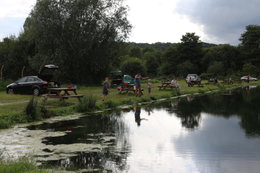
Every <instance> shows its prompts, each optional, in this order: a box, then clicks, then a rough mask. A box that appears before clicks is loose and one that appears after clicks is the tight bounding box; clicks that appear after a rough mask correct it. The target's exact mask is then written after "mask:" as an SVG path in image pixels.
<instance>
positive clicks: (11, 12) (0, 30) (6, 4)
mask: <svg viewBox="0 0 260 173" xmlns="http://www.w3.org/2000/svg"><path fill="white" fill-rule="evenodd" d="M35 3H36V0H1V1H0V40H1V39H3V38H4V37H8V36H10V35H16V36H17V35H18V34H19V33H20V32H21V31H22V29H23V23H24V21H25V19H26V17H27V16H28V15H29V14H30V12H31V10H32V8H33V6H34V4H35Z"/></svg>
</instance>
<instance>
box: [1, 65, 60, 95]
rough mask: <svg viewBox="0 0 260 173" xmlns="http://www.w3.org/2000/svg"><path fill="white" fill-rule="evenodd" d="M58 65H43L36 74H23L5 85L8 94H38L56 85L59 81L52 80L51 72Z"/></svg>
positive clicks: (52, 72)
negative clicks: (23, 75)
mask: <svg viewBox="0 0 260 173" xmlns="http://www.w3.org/2000/svg"><path fill="white" fill-rule="evenodd" d="M58 68H59V67H58V66H55V65H45V66H44V67H43V68H42V70H41V71H40V73H39V74H38V76H25V77H22V78H21V79H19V80H17V81H15V82H14V83H11V84H9V85H7V86H6V92H7V93H8V94H33V95H35V96H38V95H40V94H44V93H46V92H47V88H52V87H58V86H59V83H58V82H56V81H53V74H54V71H56V70H57V69H58Z"/></svg>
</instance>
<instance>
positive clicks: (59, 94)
mask: <svg viewBox="0 0 260 173" xmlns="http://www.w3.org/2000/svg"><path fill="white" fill-rule="evenodd" d="M47 90H48V92H47V94H45V95H43V96H45V97H47V98H56V99H60V100H64V99H69V98H78V99H79V101H81V100H80V99H81V98H82V97H83V96H84V95H79V94H78V93H77V91H76V88H48V89H47ZM70 92H72V93H73V94H70Z"/></svg>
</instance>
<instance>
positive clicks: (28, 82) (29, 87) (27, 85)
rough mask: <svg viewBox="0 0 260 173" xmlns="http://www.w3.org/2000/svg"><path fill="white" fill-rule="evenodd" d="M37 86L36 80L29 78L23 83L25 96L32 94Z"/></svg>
mask: <svg viewBox="0 0 260 173" xmlns="http://www.w3.org/2000/svg"><path fill="white" fill-rule="evenodd" d="M34 84H35V79H34V77H32V76H29V77H27V79H26V81H25V82H24V83H23V88H22V90H23V94H31V93H32V87H33V86H34Z"/></svg>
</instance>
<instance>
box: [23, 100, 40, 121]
mask: <svg viewBox="0 0 260 173" xmlns="http://www.w3.org/2000/svg"><path fill="white" fill-rule="evenodd" d="M25 115H26V116H27V117H26V118H27V120H28V121H35V120H40V119H41V118H42V116H41V111H40V108H39V105H38V100H37V99H36V98H35V97H32V98H31V100H30V101H29V103H28V104H27V105H26V107H25Z"/></svg>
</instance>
